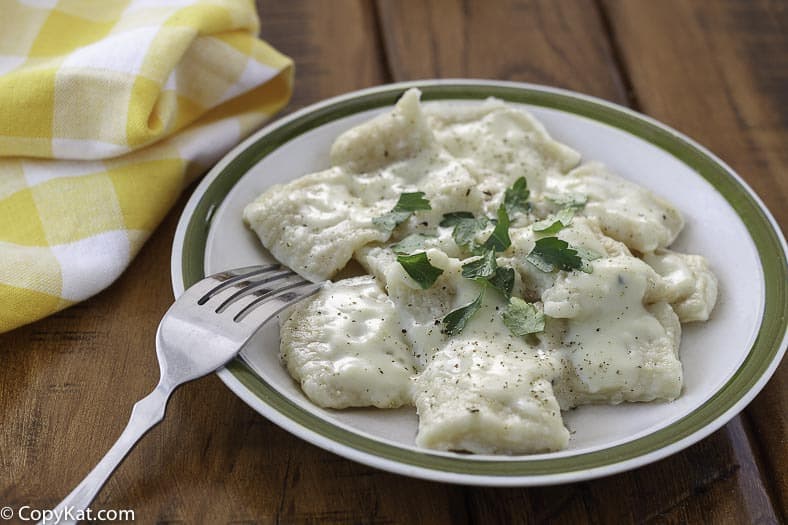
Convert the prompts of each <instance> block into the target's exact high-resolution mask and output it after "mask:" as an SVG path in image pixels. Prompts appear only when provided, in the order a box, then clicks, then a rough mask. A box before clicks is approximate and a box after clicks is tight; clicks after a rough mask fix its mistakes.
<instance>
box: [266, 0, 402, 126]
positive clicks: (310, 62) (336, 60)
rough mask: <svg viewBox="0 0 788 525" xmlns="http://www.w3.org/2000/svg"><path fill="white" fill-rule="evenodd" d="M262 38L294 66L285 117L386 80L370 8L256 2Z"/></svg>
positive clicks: (358, 3) (345, 0)
mask: <svg viewBox="0 0 788 525" xmlns="http://www.w3.org/2000/svg"><path fill="white" fill-rule="evenodd" d="M257 5H258V11H259V13H260V18H261V31H260V34H261V35H262V38H264V39H266V40H267V41H268V42H269V43H270V44H272V45H273V46H274V47H276V49H278V50H279V51H281V52H282V53H284V54H286V55H288V56H290V57H292V58H293V59H294V60H295V63H296V68H295V71H296V74H295V77H296V80H295V91H294V93H293V98H292V100H291V102H290V104H289V105H288V107H287V112H290V111H293V110H295V109H298V108H300V107H303V106H305V105H307V104H311V103H313V102H318V101H320V100H322V99H325V98H328V97H332V96H335V95H340V94H342V93H346V92H348V91H354V90H356V89H361V88H365V87H369V86H374V85H378V84H381V83H385V82H388V81H390V78H389V76H388V71H387V70H386V68H385V65H384V64H385V62H384V60H383V52H382V49H381V46H380V35H379V34H378V28H377V25H376V20H375V14H374V11H373V9H371V6H370V3H369V2H367V1H364V0H336V1H332V2H314V1H310V0H288V1H287V2H277V1H274V0H258V2H257Z"/></svg>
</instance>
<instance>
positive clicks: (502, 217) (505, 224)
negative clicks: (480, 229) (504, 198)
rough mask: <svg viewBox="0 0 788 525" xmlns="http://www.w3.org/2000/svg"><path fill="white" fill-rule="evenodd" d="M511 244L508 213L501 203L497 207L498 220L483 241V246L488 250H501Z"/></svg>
mask: <svg viewBox="0 0 788 525" xmlns="http://www.w3.org/2000/svg"><path fill="white" fill-rule="evenodd" d="M511 245H512V240H511V239H510V238H509V214H508V213H507V212H506V206H505V205H503V204H502V205H500V206H499V207H498V221H497V222H496V223H495V229H494V230H493V232H492V233H491V234H490V237H489V238H488V239H487V241H485V243H484V247H485V248H487V249H488V250H495V251H496V252H502V251H504V250H506V248H508V247H509V246H511Z"/></svg>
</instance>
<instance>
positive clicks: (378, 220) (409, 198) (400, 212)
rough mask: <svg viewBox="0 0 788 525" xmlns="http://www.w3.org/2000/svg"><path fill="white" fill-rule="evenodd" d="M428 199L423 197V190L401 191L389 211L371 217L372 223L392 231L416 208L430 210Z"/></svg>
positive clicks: (416, 209)
mask: <svg viewBox="0 0 788 525" xmlns="http://www.w3.org/2000/svg"><path fill="white" fill-rule="evenodd" d="M431 209H432V206H430V201H428V200H427V199H425V198H424V192H423V191H414V192H411V193H402V194H401V195H400V196H399V200H398V201H397V204H395V205H394V207H393V208H392V209H391V211H390V212H388V213H385V214H383V215H381V216H380V217H375V218H373V219H372V224H374V225H375V226H378V227H380V228H382V229H384V230H387V231H389V232H391V231H393V230H394V228H396V227H397V226H398V225H400V224H402V223H403V222H405V221H406V220H408V218H409V217H410V216H411V215H412V214H413V212H415V211H418V210H431Z"/></svg>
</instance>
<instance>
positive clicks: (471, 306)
mask: <svg viewBox="0 0 788 525" xmlns="http://www.w3.org/2000/svg"><path fill="white" fill-rule="evenodd" d="M484 289H485V288H484V287H483V288H482V290H481V292H479V296H478V297H476V299H474V300H473V301H472V302H470V303H468V304H466V305H465V306H461V307H459V308H457V309H456V310H452V311H451V312H449V313H448V314H447V315H446V317H444V318H443V324H444V325H445V326H446V328H445V329H444V330H445V332H446V333H447V334H448V335H457V334H459V333H460V332H462V330H463V329H464V328H465V325H466V324H467V323H468V321H469V320H470V318H471V317H473V314H475V313H476V312H478V311H479V308H481V307H482V299H483V298H484Z"/></svg>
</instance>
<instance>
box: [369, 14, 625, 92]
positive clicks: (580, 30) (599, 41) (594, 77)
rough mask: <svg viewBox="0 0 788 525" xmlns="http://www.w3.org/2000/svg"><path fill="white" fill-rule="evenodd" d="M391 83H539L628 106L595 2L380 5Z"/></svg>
mask: <svg viewBox="0 0 788 525" xmlns="http://www.w3.org/2000/svg"><path fill="white" fill-rule="evenodd" d="M377 6H378V11H379V13H380V17H381V24H380V25H381V29H382V33H383V37H384V44H385V48H386V52H387V59H388V63H389V66H390V68H391V72H392V77H393V79H394V80H397V81H399V80H413V79H418V78H459V77H472V78H491V79H496V80H517V81H522V82H536V83H540V84H548V85H551V86H557V87H563V88H568V89H574V90H577V91H581V92H583V93H588V94H591V95H597V96H600V97H604V98H607V99H608V100H613V101H615V102H625V101H626V96H625V92H624V87H623V84H622V83H621V77H620V76H619V75H618V72H617V70H616V64H615V60H614V57H613V54H612V53H611V49H610V46H609V41H608V39H607V36H606V34H605V31H604V27H603V24H602V19H601V18H600V16H599V13H598V11H597V8H596V6H595V4H594V2H593V1H592V0H560V1H555V2H553V1H528V2H524V1H517V0H501V1H495V2H486V1H484V0H436V1H431V2H422V1H419V0H405V1H400V0H378V2H377Z"/></svg>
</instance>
